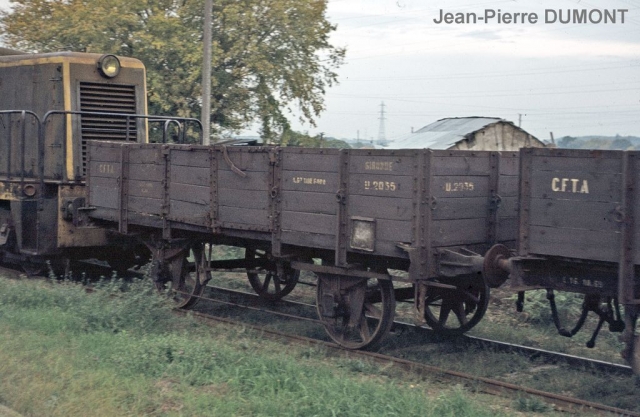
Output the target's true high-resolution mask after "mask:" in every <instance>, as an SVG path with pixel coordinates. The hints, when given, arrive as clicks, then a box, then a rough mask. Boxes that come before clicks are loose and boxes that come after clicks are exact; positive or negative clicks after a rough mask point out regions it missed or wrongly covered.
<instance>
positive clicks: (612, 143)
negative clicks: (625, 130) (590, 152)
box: [558, 135, 640, 151]
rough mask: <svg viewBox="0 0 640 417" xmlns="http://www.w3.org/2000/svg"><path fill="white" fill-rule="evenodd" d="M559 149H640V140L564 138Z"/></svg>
mask: <svg viewBox="0 0 640 417" xmlns="http://www.w3.org/2000/svg"><path fill="white" fill-rule="evenodd" d="M558 148H569V149H611V150H623V151H624V150H637V149H640V138H639V137H637V136H620V135H616V136H579V137H573V136H564V137H562V138H560V139H559V140H558Z"/></svg>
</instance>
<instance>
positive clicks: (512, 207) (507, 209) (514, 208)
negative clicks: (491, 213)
mask: <svg viewBox="0 0 640 417" xmlns="http://www.w3.org/2000/svg"><path fill="white" fill-rule="evenodd" d="M506 217H518V197H502V199H501V201H500V207H498V218H499V219H500V221H502V219H504V218H506Z"/></svg>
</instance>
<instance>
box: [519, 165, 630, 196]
mask: <svg viewBox="0 0 640 417" xmlns="http://www.w3.org/2000/svg"><path fill="white" fill-rule="evenodd" d="M621 181H622V176H621V175H620V174H619V173H597V172H593V171H592V170H591V169H590V168H589V167H586V166H585V167H584V169H583V171H581V172H571V171H568V170H566V171H565V170H560V171H540V170H536V169H533V170H532V173H531V185H530V187H531V190H530V191H531V197H532V198H548V199H566V200H574V201H602V202H620V201H621V194H620V193H621V188H622V182H621Z"/></svg>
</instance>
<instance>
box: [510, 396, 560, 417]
mask: <svg viewBox="0 0 640 417" xmlns="http://www.w3.org/2000/svg"><path fill="white" fill-rule="evenodd" d="M513 408H515V409H516V410H518V411H522V412H524V413H546V412H549V411H552V410H553V406H551V405H550V404H547V403H545V402H544V401H542V400H541V399H539V398H535V397H518V398H516V399H515V400H514V401H513Z"/></svg>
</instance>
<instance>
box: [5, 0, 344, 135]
mask: <svg viewBox="0 0 640 417" xmlns="http://www.w3.org/2000/svg"><path fill="white" fill-rule="evenodd" d="M11 3H12V6H13V8H12V10H9V11H5V12H0V31H1V34H2V35H3V36H4V39H5V42H6V43H7V44H8V45H9V46H10V47H14V48H16V49H21V50H24V51H31V52H52V51H62V50H69V51H83V52H98V53H114V54H119V55H125V56H134V57H136V58H139V59H141V60H142V61H143V62H144V63H145V65H146V66H147V73H148V82H147V85H148V94H149V109H150V112H151V113H156V114H170V115H178V116H188V117H199V114H200V99H199V97H200V80H201V79H202V74H201V66H202V65H201V64H202V25H203V17H202V8H203V2H202V0H196V1H191V0H155V1H152V0H111V1H108V2H104V1H101V0H11ZM214 3H215V5H214V8H213V11H212V19H213V38H214V39H213V42H212V55H213V58H212V82H211V85H212V111H211V122H212V123H213V126H214V128H216V129H217V130H218V132H220V131H224V130H230V131H235V130H238V129H240V128H242V127H246V126H247V125H249V124H250V123H252V122H255V121H258V122H259V123H260V125H261V128H262V133H263V136H265V137H267V138H269V139H273V138H275V137H276V136H277V133H278V132H282V131H285V130H286V129H288V127H289V122H288V118H289V117H291V116H292V115H294V114H297V115H298V117H299V118H300V120H301V121H302V122H307V123H310V124H311V125H315V118H316V117H317V116H318V115H319V114H320V113H321V112H322V110H324V93H325V91H326V89H327V88H328V87H330V86H331V85H333V84H334V83H336V82H337V74H336V72H335V70H336V69H337V68H338V67H339V66H340V65H341V64H342V62H343V59H344V53H345V50H344V49H343V48H338V47H334V46H333V45H332V44H331V43H330V42H329V35H330V34H331V32H333V31H334V30H335V29H336V27H335V26H334V25H331V24H330V23H329V22H328V21H327V20H326V17H325V12H326V6H327V0H216V1H215V2H214Z"/></svg>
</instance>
